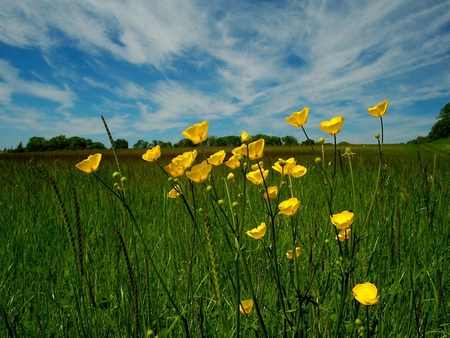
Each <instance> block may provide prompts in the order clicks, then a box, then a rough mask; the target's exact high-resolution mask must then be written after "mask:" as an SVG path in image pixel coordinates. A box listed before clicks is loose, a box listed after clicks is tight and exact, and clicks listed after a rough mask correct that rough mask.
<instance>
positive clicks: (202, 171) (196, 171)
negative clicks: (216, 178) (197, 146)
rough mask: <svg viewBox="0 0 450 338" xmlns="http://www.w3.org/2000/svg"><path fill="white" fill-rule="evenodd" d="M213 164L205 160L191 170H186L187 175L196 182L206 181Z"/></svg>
mask: <svg viewBox="0 0 450 338" xmlns="http://www.w3.org/2000/svg"><path fill="white" fill-rule="evenodd" d="M211 168H212V165H211V164H208V163H207V162H206V160H205V161H203V162H202V163H200V164H197V165H194V166H193V167H192V169H191V170H190V171H186V176H187V177H188V178H189V179H190V180H191V181H193V182H195V183H201V182H203V181H205V180H206V179H207V178H208V176H209V173H210V172H211Z"/></svg>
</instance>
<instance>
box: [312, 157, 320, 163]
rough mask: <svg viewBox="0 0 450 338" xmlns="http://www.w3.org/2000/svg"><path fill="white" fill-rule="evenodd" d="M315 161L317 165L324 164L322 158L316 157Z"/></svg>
mask: <svg viewBox="0 0 450 338" xmlns="http://www.w3.org/2000/svg"><path fill="white" fill-rule="evenodd" d="M314 161H315V162H316V164H320V163H322V159H321V158H320V157H316V159H315V160H314Z"/></svg>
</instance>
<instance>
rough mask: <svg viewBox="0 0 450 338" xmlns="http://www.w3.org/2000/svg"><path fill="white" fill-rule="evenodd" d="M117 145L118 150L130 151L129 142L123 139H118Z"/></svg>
mask: <svg viewBox="0 0 450 338" xmlns="http://www.w3.org/2000/svg"><path fill="white" fill-rule="evenodd" d="M115 143H116V149H128V141H127V140H124V139H123V138H118V139H117V140H116V142H115Z"/></svg>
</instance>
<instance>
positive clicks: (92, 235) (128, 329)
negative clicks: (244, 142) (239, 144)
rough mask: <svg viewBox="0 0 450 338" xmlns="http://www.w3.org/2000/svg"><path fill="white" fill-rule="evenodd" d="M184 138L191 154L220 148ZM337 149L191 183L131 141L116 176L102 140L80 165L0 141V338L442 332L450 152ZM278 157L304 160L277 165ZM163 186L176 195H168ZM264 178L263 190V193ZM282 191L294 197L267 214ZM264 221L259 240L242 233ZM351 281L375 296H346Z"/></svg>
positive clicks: (449, 314) (66, 156) (303, 152)
mask: <svg viewBox="0 0 450 338" xmlns="http://www.w3.org/2000/svg"><path fill="white" fill-rule="evenodd" d="M197 149H198V156H197V161H196V162H198V163H200V162H202V161H203V159H204V157H205V156H209V155H210V153H213V152H215V151H218V150H220V149H208V148H205V151H206V152H207V153H203V152H202V150H201V148H197ZM190 150H192V149H176V148H175V149H173V148H172V149H162V152H163V155H162V156H161V158H159V159H158V161H159V163H160V164H161V166H162V167H164V166H165V165H166V164H168V163H169V162H170V160H171V159H172V158H173V157H175V156H176V155H179V154H181V153H182V152H184V151H190ZM226 150H227V154H228V156H227V158H228V157H229V156H230V155H229V154H230V151H231V149H226ZM337 150H338V152H337V154H336V157H335V153H334V147H333V146H326V147H325V148H324V150H323V155H324V161H322V162H319V163H317V162H316V158H317V157H319V158H321V157H322V150H321V147H320V145H317V146H315V151H316V152H317V153H316V154H314V153H313V151H312V149H311V147H307V146H298V147H291V148H287V147H274V148H266V149H265V150H264V157H263V158H262V160H263V162H264V169H269V170H270V172H269V175H268V177H267V179H266V181H265V184H262V185H258V186H257V185H253V184H252V183H251V182H250V181H249V180H247V179H246V178H245V173H246V172H248V171H249V170H251V169H250V168H249V167H250V165H251V164H255V163H257V162H258V161H259V160H257V161H256V160H255V161H249V162H248V163H247V165H246V166H245V165H244V164H242V165H241V167H239V168H236V169H234V170H232V169H230V168H228V167H227V166H225V165H223V164H222V165H221V166H218V167H213V169H212V173H211V175H210V177H209V179H208V181H205V182H203V183H192V182H191V181H190V180H189V179H187V178H186V176H182V177H180V178H179V179H177V180H173V179H168V177H167V175H166V174H165V173H164V171H163V170H161V168H160V166H158V164H157V163H155V162H152V163H148V162H145V161H143V160H142V158H141V155H142V153H143V151H142V150H123V151H119V153H118V155H119V159H120V164H121V167H120V171H121V175H120V176H118V175H115V177H113V173H114V172H116V171H119V168H118V167H117V163H116V161H115V159H114V156H113V154H112V152H111V151H109V150H108V151H103V152H102V153H103V158H102V161H101V163H100V166H99V169H98V171H96V172H95V173H92V174H89V175H87V174H85V173H83V172H82V171H80V170H78V169H77V168H76V167H75V164H76V163H78V162H80V161H81V160H83V159H85V158H86V157H87V155H89V153H88V152H77V153H73V152H70V153H68V152H61V153H42V154H1V155H0V176H1V182H2V187H1V188H0V191H1V195H0V205H1V207H2V213H1V214H0V224H1V227H2V233H3V235H2V236H1V237H0V246H1V247H2V250H1V251H0V261H1V262H2V265H1V270H0V294H1V295H2V296H1V297H0V311H1V318H0V333H1V336H2V337H130V336H136V337H144V336H149V337H153V336H159V337H180V336H181V337H183V336H190V337H216V336H236V337H237V336H242V337H264V336H267V337H283V336H286V337H287V336H289V337H358V336H364V337H413V336H418V337H444V336H448V335H450V286H449V281H450V270H449V269H448V267H449V266H450V244H449V243H450V231H449V229H450V228H449V225H450V222H449V217H450V207H449V205H450V191H449V184H450V172H449V169H448V168H449V164H450V161H449V158H450V157H449V156H448V155H446V151H442V150H439V149H436V148H432V147H422V146H420V145H416V146H413V145H384V147H383V154H382V157H381V158H380V156H379V152H378V146H375V145H373V146H351V150H352V151H353V152H354V153H355V155H353V156H352V157H346V156H342V155H343V154H345V147H341V146H338V148H337ZM280 157H281V158H284V159H288V158H289V157H294V158H295V159H296V160H297V164H301V165H303V166H305V167H306V168H307V169H308V172H307V173H306V175H304V176H303V177H300V178H293V177H291V176H282V175H280V173H278V172H276V171H274V170H272V168H271V167H272V165H273V164H274V163H275V162H276V161H277V160H278V158H280ZM335 158H336V165H335V166H333V165H332V164H331V165H329V164H328V163H329V162H334V161H335ZM244 161H245V160H244ZM321 168H324V170H322V169H321ZM230 172H232V173H233V174H234V175H235V178H234V179H227V175H228V174H229V173H230ZM121 178H122V179H121ZM177 184H180V185H181V187H182V189H183V195H182V196H179V197H178V198H173V199H172V198H168V197H167V194H168V192H169V191H170V190H171V189H172V188H173V186H175V185H177ZM208 186H210V188H208ZM268 186H278V188H279V193H278V196H277V197H276V199H274V200H270V201H267V200H265V199H264V198H263V195H262V193H263V192H264V191H265V190H266V188H267V187H268ZM292 196H295V197H296V198H298V200H299V201H300V205H301V206H300V209H299V210H298V212H297V213H295V214H294V215H293V216H286V215H284V214H281V213H280V212H279V208H278V205H279V204H280V203H281V202H282V201H284V200H287V199H289V198H290V197H292ZM344 210H350V211H352V212H354V215H355V219H354V222H353V224H352V226H351V231H352V232H351V235H350V238H349V239H347V240H345V241H342V242H341V241H338V240H336V235H337V232H338V231H337V229H336V227H335V226H333V224H332V223H331V221H330V214H337V213H340V212H342V211H344ZM262 222H265V223H266V224H267V232H266V234H265V236H264V237H263V238H262V239H257V240H255V239H253V238H251V237H250V236H248V235H247V234H246V231H247V230H251V229H253V228H256V227H257V226H258V225H260V224H261V223H262ZM296 247H299V248H300V249H301V253H300V255H299V256H298V257H296V256H295V255H294V257H293V259H287V257H286V252H287V251H288V250H294V252H295V248H296ZM365 282H371V283H373V284H374V285H376V287H377V289H378V295H379V299H378V301H377V302H376V303H375V304H373V305H363V304H361V303H360V302H358V301H357V300H355V297H354V295H353V292H352V289H353V287H354V286H355V285H357V284H362V283H365ZM244 300H252V301H253V308H252V309H251V310H247V311H240V309H241V308H240V302H241V301H244ZM244 304H245V303H242V305H244ZM242 312H244V313H242ZM246 312H248V313H246Z"/></svg>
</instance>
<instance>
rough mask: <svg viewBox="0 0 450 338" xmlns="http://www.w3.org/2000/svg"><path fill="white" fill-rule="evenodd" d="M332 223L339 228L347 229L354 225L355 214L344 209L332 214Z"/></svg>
mask: <svg viewBox="0 0 450 338" xmlns="http://www.w3.org/2000/svg"><path fill="white" fill-rule="evenodd" d="M330 218H331V223H333V225H334V226H335V227H336V228H338V229H339V230H343V229H347V228H350V227H351V226H352V223H353V221H354V219H355V214H354V213H353V212H350V211H347V210H344V211H343V212H341V213H339V214H335V215H333V216H330Z"/></svg>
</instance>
